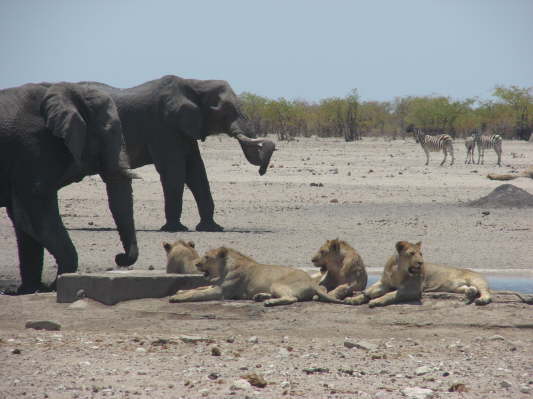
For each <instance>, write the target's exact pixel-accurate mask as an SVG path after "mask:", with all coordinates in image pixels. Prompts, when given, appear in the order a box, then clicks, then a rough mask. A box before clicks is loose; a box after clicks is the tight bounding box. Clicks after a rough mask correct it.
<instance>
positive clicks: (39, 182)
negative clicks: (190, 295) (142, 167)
mask: <svg viewBox="0 0 533 399" xmlns="http://www.w3.org/2000/svg"><path fill="white" fill-rule="evenodd" d="M93 174H99V175H100V176H101V178H102V180H103V181H104V182H105V185H106V190H107V196H108V202H109V208H110V210H111V213H112V216H113V219H114V220H115V224H116V226H117V230H118V233H119V236H120V239H121V242H122V245H123V247H124V253H120V254H118V255H117V256H116V257H115V262H116V264H117V265H119V266H129V265H132V264H133V263H135V261H136V260H137V257H138V247H137V238H136V233H135V224H134V219H133V194H132V188H131V179H132V177H133V174H132V172H131V171H130V166H129V161H128V158H127V154H126V151H125V145H124V138H123V136H122V127H121V123H120V119H119V116H118V112H117V109H116V106H115V104H114V102H113V100H112V99H111V97H110V96H109V95H107V94H106V93H104V92H102V91H100V90H98V89H95V88H93V87H89V85H83V84H74V83H64V82H61V83H55V84H52V83H38V84H34V83H30V84H25V85H23V86H19V87H14V88H9V89H4V90H0V207H5V208H7V214H8V216H9V218H10V219H11V221H12V224H13V227H14V230H15V235H16V239H17V245H18V256H19V263H20V265H19V266H20V275H21V281H22V283H21V285H20V286H19V287H18V289H17V293H18V294H28V293H33V292H36V291H39V290H50V289H52V290H53V289H55V284H56V281H57V276H56V280H55V281H54V282H53V283H52V285H51V286H50V287H47V286H45V285H44V284H43V283H42V281H41V278H42V270H43V255H44V248H46V250H47V251H48V252H50V254H51V255H52V256H53V257H54V258H55V260H56V262H57V268H58V270H57V275H60V274H63V273H71V272H75V271H76V270H77V268H78V255H77V252H76V249H75V248H74V245H73V244H72V241H71V239H70V237H69V235H68V233H67V231H66V229H65V226H64V225H63V222H62V220H61V216H60V213H59V207H58V196H57V192H58V190H59V189H60V188H62V187H64V186H66V185H68V184H71V183H73V182H78V181H81V180H82V179H83V178H84V177H85V176H88V175H93Z"/></svg>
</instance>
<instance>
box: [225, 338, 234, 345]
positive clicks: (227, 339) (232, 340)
mask: <svg viewBox="0 0 533 399" xmlns="http://www.w3.org/2000/svg"><path fill="white" fill-rule="evenodd" d="M226 342H227V343H228V344H232V343H234V342H235V337H228V338H226Z"/></svg>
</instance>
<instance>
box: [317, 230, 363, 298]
mask: <svg viewBox="0 0 533 399" xmlns="http://www.w3.org/2000/svg"><path fill="white" fill-rule="evenodd" d="M311 261H312V262H313V264H314V265H315V266H316V267H319V268H320V270H321V274H320V276H319V277H320V279H319V282H318V285H319V286H321V287H324V288H325V289H326V291H327V293H328V294H329V295H331V296H332V297H334V298H337V299H339V300H342V299H344V298H346V297H347V296H352V295H353V294H354V292H356V291H362V290H364V289H365V288H366V283H367V281H368V276H367V273H366V269H365V265H364V263H363V259H362V258H361V256H359V254H358V253H357V251H356V250H355V249H353V248H352V247H351V246H350V245H349V244H348V243H347V242H346V241H342V240H339V239H338V238H337V239H334V240H327V241H326V242H325V243H324V245H322V246H321V247H320V249H319V250H318V252H317V253H316V255H315V256H313V258H312V259H311ZM314 277H315V279H316V278H318V276H314Z"/></svg>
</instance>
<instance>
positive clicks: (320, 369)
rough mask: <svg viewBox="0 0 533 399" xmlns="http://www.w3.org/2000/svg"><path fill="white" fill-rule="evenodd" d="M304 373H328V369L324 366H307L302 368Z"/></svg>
mask: <svg viewBox="0 0 533 399" xmlns="http://www.w3.org/2000/svg"><path fill="white" fill-rule="evenodd" d="M302 371H303V372H304V373H305V374H315V373H329V369H327V368H324V367H309V368H306V369H302Z"/></svg>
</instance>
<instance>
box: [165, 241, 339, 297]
mask: <svg viewBox="0 0 533 399" xmlns="http://www.w3.org/2000/svg"><path fill="white" fill-rule="evenodd" d="M196 267H197V268H198V270H199V271H201V272H203V273H204V276H205V278H206V279H207V280H208V281H209V283H210V284H211V285H210V286H208V287H199V288H196V289H192V290H184V291H178V292H177V293H176V295H174V296H172V297H170V302H196V301H211V300H219V299H253V300H254V301H265V303H264V305H265V306H277V305H289V304H291V303H294V302H297V301H309V300H311V299H312V298H313V296H314V295H317V296H318V297H319V299H322V300H324V301H326V302H334V303H342V302H341V301H339V300H337V299H335V298H333V297H331V296H329V295H328V294H326V293H324V292H322V290H321V289H320V288H319V287H318V284H317V283H316V282H314V281H313V279H312V278H311V276H309V275H308V274H307V273H306V272H304V271H303V270H299V269H294V268H291V267H287V266H275V265H263V264H259V263H257V262H255V261H254V260H253V259H252V258H249V257H247V256H244V255H243V254H241V253H239V252H237V251H236V250H234V249H231V248H226V247H220V248H217V249H212V250H210V251H208V252H207V253H206V254H205V255H204V256H203V257H201V258H200V259H199V260H198V261H197V262H196Z"/></svg>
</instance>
